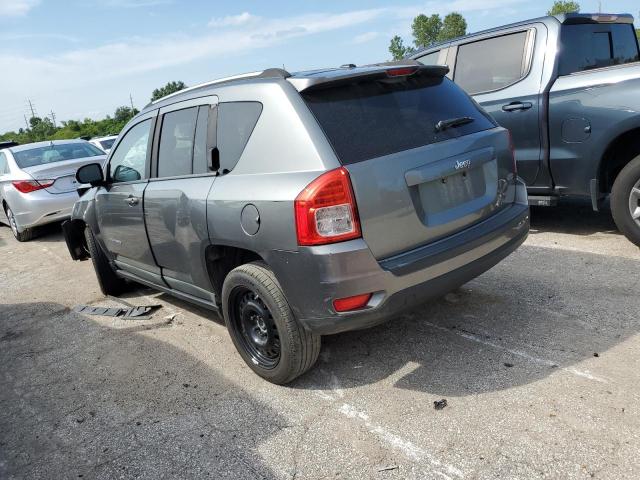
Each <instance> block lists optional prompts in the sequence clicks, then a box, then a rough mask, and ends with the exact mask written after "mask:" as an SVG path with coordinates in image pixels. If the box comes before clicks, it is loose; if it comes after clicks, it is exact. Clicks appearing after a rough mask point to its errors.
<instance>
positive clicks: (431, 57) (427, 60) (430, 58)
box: [416, 50, 440, 65]
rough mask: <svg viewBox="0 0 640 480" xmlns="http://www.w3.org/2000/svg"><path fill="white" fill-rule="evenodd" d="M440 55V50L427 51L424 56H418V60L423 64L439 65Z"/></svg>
mask: <svg viewBox="0 0 640 480" xmlns="http://www.w3.org/2000/svg"><path fill="white" fill-rule="evenodd" d="M439 56H440V50H437V51H435V52H431V53H427V54H426V55H425V56H424V57H419V58H416V60H417V61H419V62H420V63H422V64H423V65H438V57H439Z"/></svg>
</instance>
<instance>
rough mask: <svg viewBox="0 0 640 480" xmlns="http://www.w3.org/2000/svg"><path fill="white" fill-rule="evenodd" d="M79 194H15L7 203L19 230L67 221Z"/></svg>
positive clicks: (42, 191)
mask: <svg viewBox="0 0 640 480" xmlns="http://www.w3.org/2000/svg"><path fill="white" fill-rule="evenodd" d="M78 198H79V197H78V192H68V193H57V194H53V193H49V192H47V191H46V190H38V191H35V192H30V193H20V192H18V191H15V192H13V194H12V196H11V197H10V198H7V202H8V203H9V206H10V207H11V210H12V211H13V214H14V216H15V218H16V223H17V224H18V230H19V231H23V230H25V229H26V228H31V227H36V226H38V225H44V224H47V223H51V222H56V221H60V220H65V219H67V218H69V217H70V216H71V210H72V209H73V204H74V203H75V202H76V201H77V200H78Z"/></svg>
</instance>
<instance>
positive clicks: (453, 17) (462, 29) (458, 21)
mask: <svg viewBox="0 0 640 480" xmlns="http://www.w3.org/2000/svg"><path fill="white" fill-rule="evenodd" d="M466 34H467V21H466V20H465V19H464V17H463V16H462V15H460V14H459V13H456V12H452V13H450V14H448V15H447V16H446V17H444V20H443V21H442V28H441V29H440V33H439V34H438V41H439V42H444V41H445V40H451V39H453V38H458V37H462V36H463V35H466Z"/></svg>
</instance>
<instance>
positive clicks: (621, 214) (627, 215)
mask: <svg viewBox="0 0 640 480" xmlns="http://www.w3.org/2000/svg"><path fill="white" fill-rule="evenodd" d="M611 213H612V214H613V220H614V221H615V222H616V225H617V226H618V229H619V230H620V231H621V232H622V233H623V234H624V235H625V236H626V237H627V238H628V239H629V240H631V241H632V242H633V243H635V244H636V245H638V246H640V155H639V156H637V157H636V158H634V159H633V160H631V161H630V162H629V163H628V164H627V165H626V166H625V167H624V168H623V169H622V171H621V172H620V173H619V174H618V176H617V177H616V181H615V182H614V183H613V188H612V189H611Z"/></svg>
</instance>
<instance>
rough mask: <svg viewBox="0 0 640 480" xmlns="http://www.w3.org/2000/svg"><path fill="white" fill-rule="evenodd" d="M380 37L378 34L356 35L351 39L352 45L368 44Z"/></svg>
mask: <svg viewBox="0 0 640 480" xmlns="http://www.w3.org/2000/svg"><path fill="white" fill-rule="evenodd" d="M379 36H380V32H366V33H362V34H360V35H356V36H355V37H354V39H353V43H356V44H361V43H368V42H370V41H372V40H375V39H376V38H378V37H379Z"/></svg>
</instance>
